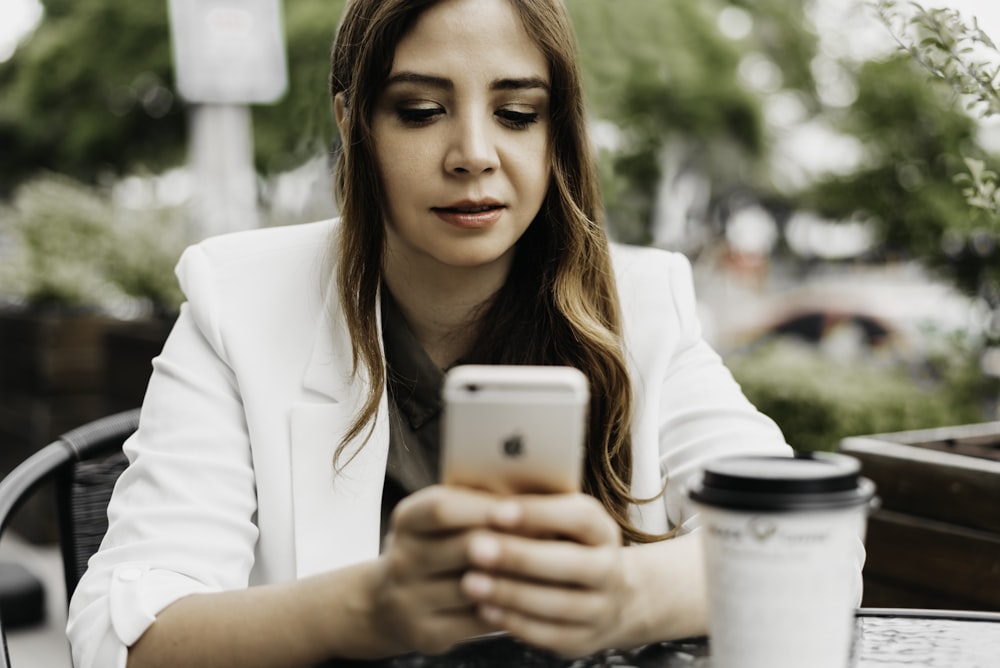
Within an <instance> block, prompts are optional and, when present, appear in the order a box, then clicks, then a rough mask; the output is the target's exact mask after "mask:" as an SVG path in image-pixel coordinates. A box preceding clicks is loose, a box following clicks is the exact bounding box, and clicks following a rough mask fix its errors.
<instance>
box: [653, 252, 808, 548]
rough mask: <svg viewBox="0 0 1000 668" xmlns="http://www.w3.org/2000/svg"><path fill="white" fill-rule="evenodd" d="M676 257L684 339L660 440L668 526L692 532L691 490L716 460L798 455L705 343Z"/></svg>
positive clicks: (664, 403)
mask: <svg viewBox="0 0 1000 668" xmlns="http://www.w3.org/2000/svg"><path fill="white" fill-rule="evenodd" d="M668 257H669V260H668V262H667V277H666V284H667V286H668V287H669V290H668V294H669V295H670V301H671V302H672V304H671V307H670V309H671V310H672V313H671V316H672V320H673V321H674V323H675V325H674V328H676V335H675V336H676V338H675V339H674V341H675V344H674V346H673V347H672V350H671V351H670V354H669V359H668V361H667V365H666V369H665V373H664V375H663V381H662V384H661V386H660V392H659V402H658V414H659V420H658V429H659V434H658V436H659V439H658V440H659V455H660V472H661V475H662V476H663V482H664V483H665V485H666V491H665V503H666V507H667V519H668V522H669V524H670V526H680V527H681V531H682V532H685V531H689V530H691V529H692V528H694V527H695V526H696V525H697V512H696V509H695V508H694V506H693V505H692V504H691V502H690V501H689V499H688V498H687V487H688V484H689V482H690V481H691V479H692V476H694V475H696V474H698V473H699V472H700V471H701V469H702V468H703V466H704V465H705V464H706V463H707V462H708V461H710V460H712V459H716V458H719V457H725V456H729V455H739V454H765V455H790V454H791V452H792V451H791V448H790V447H789V446H788V445H787V444H786V443H785V438H784V436H783V435H782V433H781V430H780V429H779V428H778V426H777V425H776V424H775V423H774V421H773V420H771V419H770V418H769V417H767V416H766V415H764V414H763V413H761V412H760V411H758V410H757V409H756V408H755V407H754V406H753V405H752V404H751V403H750V401H749V400H748V399H747V398H746V397H745V396H744V394H743V391H742V390H741V388H740V386H739V384H737V382H736V381H735V379H734V378H733V376H732V374H731V373H730V372H729V369H727V368H726V366H725V365H724V363H723V360H722V358H721V357H720V355H719V354H718V353H717V352H716V351H715V350H714V349H712V347H711V346H710V345H709V344H708V343H707V342H706V341H705V339H704V338H703V337H702V332H701V325H700V323H699V320H698V315H697V304H696V300H695V291H694V283H693V280H692V274H691V265H690V263H689V262H688V260H687V258H685V257H684V256H683V255H680V254H676V253H671V254H669V255H668Z"/></svg>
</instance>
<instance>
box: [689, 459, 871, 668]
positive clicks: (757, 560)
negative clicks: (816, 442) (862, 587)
mask: <svg viewBox="0 0 1000 668" xmlns="http://www.w3.org/2000/svg"><path fill="white" fill-rule="evenodd" d="M859 470H860V465H859V464H858V462H857V460H855V459H853V458H851V457H848V456H846V455H840V454H833V453H815V454H814V455H809V456H805V455H804V456H799V457H794V458H793V457H732V458H726V459H720V460H718V461H716V462H713V463H711V464H709V465H708V466H707V467H706V469H705V472H704V475H703V476H702V478H701V480H699V481H697V482H696V483H695V484H694V485H693V486H692V487H691V489H690V492H689V493H690V496H691V498H692V500H693V501H694V502H695V503H696V504H697V505H698V507H699V510H700V513H701V532H700V533H701V535H702V539H703V542H704V548H705V565H706V571H705V573H706V579H707V585H708V613H709V646H710V651H711V656H712V668H845V667H846V666H847V665H848V661H849V658H850V649H851V640H852V634H853V629H854V608H855V606H856V604H857V586H856V581H857V579H858V568H859V565H858V554H859V547H860V545H859V543H860V541H861V540H862V539H863V537H864V531H865V526H866V522H867V511H868V508H869V506H870V504H871V501H872V499H873V497H874V493H875V486H874V485H873V484H872V482H871V481H870V480H868V479H867V478H862V477H860V475H859Z"/></svg>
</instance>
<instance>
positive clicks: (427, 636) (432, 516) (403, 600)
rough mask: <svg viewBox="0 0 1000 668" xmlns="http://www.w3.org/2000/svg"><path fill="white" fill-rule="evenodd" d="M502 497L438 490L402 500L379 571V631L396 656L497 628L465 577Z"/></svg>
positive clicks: (440, 648)
mask: <svg viewBox="0 0 1000 668" xmlns="http://www.w3.org/2000/svg"><path fill="white" fill-rule="evenodd" d="M497 503H498V497H496V496H493V495H491V494H486V493H483V492H477V491H472V490H468V489H462V488H455V487H445V486H440V485H435V486H432V487H428V488H426V489H423V490H421V491H419V492H416V493H414V494H412V495H410V496H408V497H407V498H405V499H403V500H402V501H401V502H400V503H399V505H398V506H397V507H396V509H395V511H394V512H393V515H392V520H391V526H390V533H389V536H388V537H387V538H388V540H387V544H386V548H385V550H384V552H383V554H382V555H381V556H380V557H379V559H378V564H377V566H376V573H377V574H376V578H375V591H374V601H373V603H374V608H373V610H372V613H373V618H374V620H375V625H376V628H377V629H378V631H379V633H381V634H383V635H384V636H385V641H386V643H387V644H388V645H389V646H390V648H391V651H392V652H393V653H396V654H401V653H405V652H411V651H417V652H420V653H422V654H440V653H442V652H444V651H446V650H448V648H450V647H451V646H452V645H454V644H455V643H456V642H459V641H461V640H464V639H467V638H470V637H472V636H475V635H480V634H483V633H489V632H491V631H495V630H496V627H495V626H493V625H492V624H490V623H489V622H488V621H487V619H486V618H484V617H483V616H481V615H479V614H477V611H476V606H475V604H474V602H473V600H472V599H470V598H469V596H468V595H467V594H466V593H465V592H464V591H463V589H462V587H461V579H462V576H463V575H464V574H465V572H466V571H467V569H468V568H469V567H470V562H469V554H470V552H471V551H472V550H471V546H470V541H471V540H472V538H473V537H474V535H475V532H476V531H480V532H481V531H482V530H484V529H485V528H486V527H487V526H488V525H489V522H490V519H491V517H492V516H493V515H495V514H496V510H495V509H496V507H497Z"/></svg>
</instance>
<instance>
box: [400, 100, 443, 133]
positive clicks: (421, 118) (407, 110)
mask: <svg viewBox="0 0 1000 668" xmlns="http://www.w3.org/2000/svg"><path fill="white" fill-rule="evenodd" d="M395 110H396V117H397V118H398V119H399V122H400V123H402V124H403V125H407V126H411V127H420V126H422V125H426V124H427V123H430V122H431V121H433V120H434V119H435V118H437V117H438V116H440V115H441V114H443V113H444V110H443V109H442V108H441V107H439V106H426V105H422V106H413V105H407V104H399V105H396V107H395Z"/></svg>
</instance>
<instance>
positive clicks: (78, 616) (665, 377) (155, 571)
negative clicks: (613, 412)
mask: <svg viewBox="0 0 1000 668" xmlns="http://www.w3.org/2000/svg"><path fill="white" fill-rule="evenodd" d="M335 225H336V222H335V221H325V222H321V223H313V224H309V225H296V226H290V227H278V228H268V229H262V230H254V231H250V232H241V233H237V234H233V235H226V236H222V237H216V238H212V239H209V240H207V241H204V242H202V243H200V244H198V245H196V246H193V247H191V248H189V249H188V250H187V251H186V252H185V253H184V255H183V257H182V258H181V261H180V263H179V264H178V267H177V275H178V277H179V279H180V282H181V286H182V288H183V289H184V292H185V294H186V295H187V298H188V301H187V303H186V304H185V305H184V306H183V307H182V309H181V313H180V316H179V318H178V320H177V324H176V325H175V327H174V329H173V331H172V333H171V334H170V337H169V339H168V340H167V342H166V345H165V346H164V348H163V352H162V354H161V355H160V356H159V357H157V358H156V359H155V360H154V363H153V368H154V371H153V376H152V378H151V380H150V383H149V388H148V391H147V394H146V398H145V401H144V404H143V409H142V417H141V420H140V425H139V430H138V432H137V433H136V434H135V435H134V436H133V437H132V438H131V439H130V440H129V441H128V443H127V444H126V446H125V451H126V453H127V455H128V457H129V459H130V461H131V466H130V467H129V468H128V469H127V470H126V471H125V473H124V474H123V475H122V476H121V478H120V480H119V482H118V485H117V487H116V488H115V493H114V497H113V498H112V500H111V503H110V506H109V508H108V515H109V521H110V526H109V529H108V533H107V535H106V537H105V539H104V543H103V545H102V547H101V550H100V551H99V552H98V554H96V555H95V556H94V557H93V558H92V560H91V562H90V567H89V570H88V571H87V573H86V574H85V575H84V577H83V579H82V581H81V582H80V584H79V587H78V588H77V590H76V592H75V594H74V596H73V599H72V602H71V606H70V611H69V621H68V633H69V636H70V640H71V643H72V647H73V656H74V661H75V665H76V666H77V668H90V667H97V666H100V667H101V668H106V667H108V666H117V667H119V668H123V667H124V666H125V659H126V648H127V647H128V646H129V645H131V644H132V643H134V642H135V641H136V640H137V639H138V638H139V636H140V635H142V633H143V631H145V629H146V628H147V627H148V626H149V624H151V623H152V622H153V620H154V618H155V616H156V614H157V613H158V612H159V611H160V610H162V609H163V608H164V607H166V606H167V605H168V604H170V603H171V602H173V601H175V600H177V599H178V598H180V597H182V596H185V595H187V594H191V593H194V592H210V591H220V590H232V589H240V588H245V587H248V586H251V585H255V584H261V583H268V582H280V581H287V580H291V579H294V578H301V577H304V576H308V575H311V574H315V573H318V572H320V571H324V570H329V569H335V568H340V567H343V566H346V565H349V564H352V563H355V562H358V561H360V560H366V559H371V558H373V557H375V556H377V554H378V551H379V539H380V535H381V529H380V526H379V521H380V508H381V498H382V483H383V479H384V475H385V466H386V453H387V450H388V444H389V427H388V420H387V408H386V399H385V393H384V392H383V398H382V401H381V403H380V405H379V410H378V415H377V418H376V420H375V423H374V430H373V432H372V434H371V438H370V440H369V442H368V443H367V445H365V446H364V447H360V439H358V440H356V441H355V442H354V443H351V444H349V446H348V450H347V453H346V454H347V457H348V458H350V456H351V455H353V454H354V453H355V451H357V454H356V456H353V458H351V459H350V463H349V464H348V465H347V466H346V467H345V468H344V470H343V471H342V472H341V473H339V474H335V471H334V465H333V455H334V450H335V449H336V447H337V444H338V443H339V442H340V440H341V437H342V435H343V434H344V433H345V431H346V429H347V427H348V426H349V424H350V423H351V421H352V419H353V418H354V417H355V415H356V414H357V411H358V409H359V406H360V403H361V401H362V400H363V398H364V397H365V396H366V392H367V381H366V379H365V377H364V375H363V374H358V375H355V374H353V373H352V363H351V344H350V339H349V336H348V331H347V327H346V324H345V321H344V316H343V312H342V310H341V308H340V303H339V299H338V293H337V291H336V290H332V289H329V288H330V286H331V285H332V283H333V281H332V280H331V278H330V275H331V274H330V271H331V262H329V261H328V257H329V256H328V249H329V247H330V243H331V238H332V236H333V234H332V233H333V231H334V229H335ZM613 258H614V268H615V274H616V279H617V284H618V290H619V294H620V297H621V304H622V312H623V317H624V331H625V340H626V349H627V355H628V363H629V370H630V372H631V374H632V385H633V392H634V397H635V413H634V421H633V425H632V439H633V449H634V474H633V480H632V491H633V494H634V495H636V496H637V497H639V498H649V497H654V496H656V495H657V493H658V492H659V491H660V488H661V486H662V484H663V483H664V482H666V494H665V495H664V496H663V497H661V498H659V499H657V500H656V501H653V502H651V503H647V504H644V505H643V506H642V507H637V508H635V509H634V517H635V519H636V520H637V521H638V522H639V523H640V526H641V527H642V528H643V529H646V530H648V531H653V532H657V531H663V530H665V529H667V528H668V527H671V526H677V525H683V524H685V523H687V524H686V525H685V526H684V529H688V528H690V527H691V526H692V523H691V522H690V520H691V519H692V516H693V513H692V511H691V510H690V509H689V507H688V504H687V502H686V497H685V481H686V480H687V479H688V477H689V476H691V475H692V474H693V473H695V472H697V471H698V470H699V469H700V467H701V465H702V464H703V463H704V462H705V461H706V460H709V459H712V458H715V457H719V456H722V455H726V454H733V453H737V452H740V453H746V452H760V453H779V454H788V453H789V451H790V450H789V448H788V446H787V445H786V444H785V442H784V439H783V437H782V435H781V433H780V432H779V430H778V428H777V427H776V426H775V424H774V423H773V422H772V421H771V420H770V419H768V418H766V417H765V416H763V415H761V414H760V413H759V412H758V411H757V410H755V409H754V408H753V406H751V405H750V404H749V402H748V401H747V400H746V399H745V398H744V397H743V395H742V393H741V392H740V389H739V387H738V386H737V384H736V383H735V382H734V381H733V379H732V377H731V375H730V374H729V372H728V371H727V370H726V369H725V367H723V365H722V362H721V360H720V358H719V356H718V355H717V354H716V353H715V352H713V351H712V350H711V349H710V348H709V346H708V345H707V344H706V343H705V341H704V340H703V339H702V337H701V333H700V328H699V325H698V321H697V318H696V314H695V297H694V291H693V287H692V280H691V271H690V266H689V264H688V262H687V260H686V259H685V258H684V257H683V256H681V255H678V254H673V253H668V252H665V251H661V250H655V249H649V248H630V247H620V246H616V247H614V249H613ZM378 312H379V310H378V309H376V313H378Z"/></svg>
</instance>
